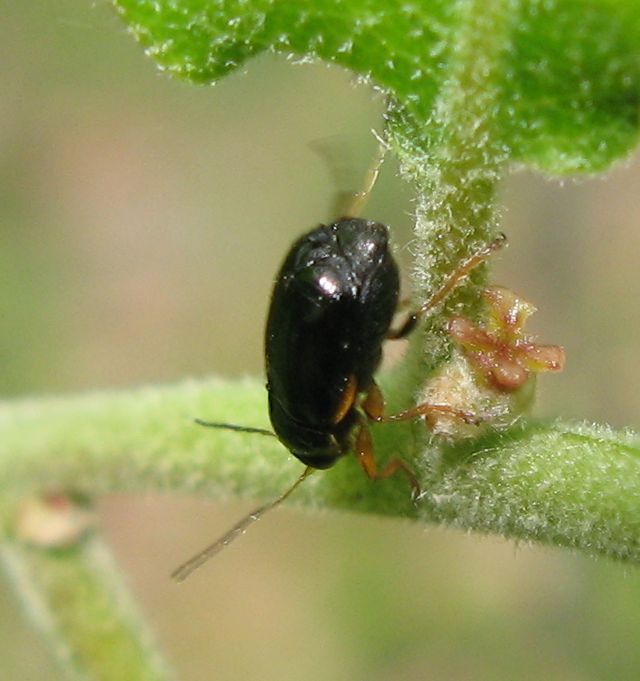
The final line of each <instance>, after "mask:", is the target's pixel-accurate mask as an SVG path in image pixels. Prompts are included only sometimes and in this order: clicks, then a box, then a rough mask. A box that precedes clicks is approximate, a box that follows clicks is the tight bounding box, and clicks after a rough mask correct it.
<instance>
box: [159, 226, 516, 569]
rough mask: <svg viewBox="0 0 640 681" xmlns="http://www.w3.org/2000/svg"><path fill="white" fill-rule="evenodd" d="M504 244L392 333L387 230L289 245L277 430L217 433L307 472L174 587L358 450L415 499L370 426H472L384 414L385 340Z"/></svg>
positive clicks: (276, 347)
mask: <svg viewBox="0 0 640 681" xmlns="http://www.w3.org/2000/svg"><path fill="white" fill-rule="evenodd" d="M504 242H505V238H504V236H503V235H500V236H498V237H497V238H496V239H495V240H494V241H493V242H491V243H490V244H489V245H487V246H484V247H483V248H482V249H480V250H479V251H478V252H477V253H475V254H473V255H472V256H471V257H469V258H468V259H466V260H464V261H462V262H461V263H460V264H459V265H458V267H457V268H456V269H455V271H454V272H452V273H451V275H450V276H449V277H448V278H447V279H446V280H445V282H444V284H443V285H442V286H441V287H440V288H439V289H438V290H437V291H436V293H435V294H434V295H433V296H432V297H431V298H430V299H429V300H428V301H427V302H426V303H425V304H424V305H422V306H421V307H420V308H419V309H418V310H416V311H415V312H414V313H413V314H411V315H410V316H409V317H408V318H407V320H406V321H405V323H404V324H403V325H402V326H401V327H400V328H399V329H398V330H392V329H391V324H392V320H393V316H394V314H395V312H396V309H397V306H398V291H399V275H398V267H397V265H396V263H395V260H394V258H393V255H392V254H391V250H390V248H389V238H388V230H387V228H386V227H385V226H384V225H382V224H380V223H378V222H373V221H371V220H364V219H361V218H357V217H353V218H342V219H340V220H338V221H336V222H334V223H333V224H331V225H328V226H326V225H320V226H319V227H316V228H315V229H312V230H311V231H310V232H308V233H307V234H305V235H303V236H302V237H300V238H299V239H298V240H297V241H296V242H295V243H294V244H293V246H292V247H291V249H290V251H289V253H288V254H287V256H286V258H285V260H284V263H283V264H282V267H281V268H280V271H279V273H278V275H277V277H276V282H275V286H274V289H273V294H272V297H271V307H270V310H269V316H268V320H267V327H266V337H265V360H266V372H267V393H268V398H269V416H270V418H271V425H272V426H273V429H274V431H275V432H274V433H271V432H270V431H265V430H263V429H261V428H250V427H244V426H236V425H232V424H226V423H207V422H203V421H198V422H199V423H201V424H202V425H206V426H211V427H214V428H227V429H231V430H236V431H241V432H247V433H260V434H263V435H264V434H267V435H275V436H276V437H277V438H278V439H279V440H280V441H281V442H282V444H283V445H284V446H285V447H286V448H287V449H288V450H289V451H290V452H291V453H292V454H293V455H294V456H296V457H297V458H298V459H300V461H302V463H304V464H305V465H306V468H305V470H304V472H303V473H302V474H301V475H300V476H299V478H298V479H297V480H296V482H295V483H294V484H293V485H292V486H291V487H290V488H289V489H287V490H286V491H285V492H284V493H283V494H282V495H281V496H279V497H278V498H277V499H275V500H274V501H271V502H269V503H267V504H265V505H263V506H260V507H259V508H257V509H255V510H254V511H252V512H251V513H249V514H248V515H247V516H245V517H244V518H243V519H242V520H241V521H240V522H238V523H237V524H236V525H235V526H234V527H232V528H231V530H229V532H227V533H226V534H225V535H224V536H222V537H221V538H220V539H218V540H217V541H215V542H214V543H213V544H211V545H210V546H208V547H207V548H205V549H204V550H203V551H201V552H200V553H198V554H197V555H195V556H194V557H193V558H191V559H190V560H188V561H187V562H186V563H184V564H183V565H181V566H180V567H179V568H178V569H177V570H175V571H174V572H173V575H172V576H173V577H174V578H175V579H176V580H177V581H183V580H185V579H186V578H187V577H188V576H189V575H190V574H191V573H192V572H193V571H194V570H196V569H197V568H199V567H200V566H201V565H203V564H204V563H205V562H206V561H207V560H209V558H211V557H212V556H214V555H215V554H216V553H218V552H219V551H220V550H221V549H223V548H224V547H225V546H227V544H229V543H230V542H231V541H233V539H235V538H236V537H237V536H239V535H240V534H242V533H243V532H244V530H245V529H246V528H247V527H248V526H249V525H250V524H251V523H252V522H254V521H256V520H257V519H258V518H260V517H261V516H262V515H263V514H264V513H266V512H267V511H269V510H270V509H272V508H273V507H274V506H277V505H278V504H279V503H280V502H281V501H283V500H284V499H286V498H287V497H288V496H289V495H290V494H291V493H292V492H293V491H294V490H295V489H296V488H297V487H298V485H300V484H301V483H302V482H303V481H304V479H305V478H306V477H307V476H308V475H309V474H310V473H311V472H312V471H313V470H315V469H324V468H329V467H330V466H332V465H333V464H334V463H335V462H336V461H337V460H338V459H339V458H340V457H341V456H343V455H345V454H347V453H348V452H354V453H355V454H356V456H357V458H358V461H359V463H360V465H361V466H362V468H363V470H364V472H365V473H366V474H367V475H368V476H369V477H370V478H372V479H379V478H386V477H389V476H390V475H393V474H394V473H395V472H396V471H402V472H403V473H405V474H406V476H407V477H408V479H409V482H410V484H411V487H412V489H413V494H414V496H416V495H417V494H418V493H419V485H418V482H417V479H416V477H415V475H414V473H413V471H412V470H411V468H410V467H409V466H408V465H407V464H406V463H405V462H404V461H403V460H402V459H399V458H395V459H391V460H390V461H389V462H387V463H386V465H385V466H384V467H383V468H382V469H381V470H379V469H378V466H377V463H376V459H375V456H374V451H373V445H372V442H371V436H370V434H369V427H368V422H369V421H402V420H407V419H412V418H416V417H419V416H424V415H426V414H431V413H434V412H436V413H437V412H444V413H447V414H452V415H454V416H455V417H459V418H462V419H464V420H470V421H473V419H474V417H473V415H470V414H468V413H466V412H463V411H460V410H458V409H455V408H452V407H450V406H448V405H440V404H435V405H434V404H419V405H417V406H415V407H413V408H411V409H409V410H407V411H405V412H402V413H400V414H394V415H392V416H385V415H384V400H383V398H382V395H381V393H380V390H379V388H378V386H377V385H376V383H375V380H374V374H375V371H376V369H377V368H378V366H379V364H380V360H381V357H382V345H383V342H384V340H385V339H386V338H402V337H404V336H406V335H407V334H408V333H410V332H411V330H412V329H413V328H414V327H415V325H416V323H417V321H418V320H419V319H420V318H421V317H422V316H423V315H424V314H425V313H426V312H427V311H429V310H431V309H432V308H433V307H434V306H436V305H437V304H438V303H440V302H441V301H442V300H443V298H445V296H446V295H447V294H448V293H449V292H450V291H451V289H452V288H454V287H455V286H456V285H457V284H458V282H460V281H461V280H462V279H463V278H464V277H465V276H466V275H467V274H468V273H469V272H470V271H471V270H472V269H473V268H474V267H476V266H477V265H479V264H480V263H481V262H483V261H484V260H486V258H487V257H488V256H489V255H490V254H491V253H492V252H493V251H494V250H496V249H497V248H499V247H501V246H502V245H503V244H504Z"/></svg>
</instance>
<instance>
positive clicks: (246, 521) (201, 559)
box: [171, 466, 315, 582]
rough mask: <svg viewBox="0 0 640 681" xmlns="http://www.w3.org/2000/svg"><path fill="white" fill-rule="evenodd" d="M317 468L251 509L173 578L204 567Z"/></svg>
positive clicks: (175, 572) (182, 566)
mask: <svg viewBox="0 0 640 681" xmlns="http://www.w3.org/2000/svg"><path fill="white" fill-rule="evenodd" d="M314 470H315V469H314V468H311V466H307V467H306V468H305V469H304V471H303V473H302V475H301V476H300V477H299V478H298V479H297V480H296V481H295V482H294V483H293V485H291V487H289V489H287V490H286V491H285V492H283V493H282V494H281V495H280V496H279V497H277V498H276V499H274V500H273V501H270V502H269V503H267V504H264V505H263V506H259V507H258V508H256V509H255V510H253V511H251V513H249V514H248V515H246V516H245V517H244V518H243V519H242V520H241V521H240V522H238V523H236V524H235V525H234V526H233V527H232V528H231V529H230V530H229V531H228V532H227V533H226V534H224V535H223V536H222V537H220V539H217V540H216V541H215V542H213V544H210V545H209V546H207V547H206V548H205V549H203V550H202V551H200V553H197V554H196V555H195V556H193V558H190V559H189V560H188V561H187V562H186V563H183V564H182V565H181V566H180V567H178V568H177V569H176V570H174V571H173V572H172V573H171V578H172V579H175V581H176V582H184V580H185V579H186V578H187V577H189V575H190V574H191V573H192V572H194V571H195V570H197V569H198V568H199V567H202V565H204V564H205V563H206V562H207V561H208V560H209V559H210V558H213V556H215V555H216V553H219V552H220V551H222V549H224V548H225V547H226V546H228V545H229V544H230V543H231V542H232V541H233V540H234V539H236V538H237V537H239V536H240V535H241V534H244V532H245V531H246V529H247V528H248V527H249V525H251V524H253V523H254V522H255V521H256V520H259V519H260V518H261V517H262V516H263V515H264V514H265V513H266V512H267V511H270V510H271V509H272V508H275V507H276V506H278V504H280V503H282V502H283V501H284V500H285V499H286V498H287V497H288V496H289V495H290V494H291V493H292V492H293V491H294V490H295V489H296V488H297V487H298V486H299V485H300V484H301V483H302V482H303V481H304V480H305V479H306V478H307V477H308V476H309V475H310V474H311V473H313V471H314Z"/></svg>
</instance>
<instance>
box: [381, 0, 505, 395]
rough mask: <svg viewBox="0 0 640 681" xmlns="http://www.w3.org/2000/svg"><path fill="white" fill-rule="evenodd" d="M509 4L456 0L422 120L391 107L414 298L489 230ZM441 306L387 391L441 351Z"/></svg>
mask: <svg viewBox="0 0 640 681" xmlns="http://www.w3.org/2000/svg"><path fill="white" fill-rule="evenodd" d="M512 9H513V8H512V3H511V1H510V0H491V1H490V2H486V1H484V2H483V1H482V0H465V1H463V2H460V3H458V9H457V12H458V20H457V21H456V22H455V25H456V26H457V28H456V30H455V32H454V36H453V40H452V44H451V50H450V53H449V60H450V63H449V77H448V79H447V80H446V81H445V83H444V85H443V87H442V89H441V91H440V93H439V94H438V97H437V99H436V102H435V106H434V109H433V113H432V117H431V119H430V121H429V122H428V124H427V126H426V127H423V128H420V127H419V126H418V125H417V124H415V123H414V122H413V121H412V120H411V119H410V117H409V116H408V114H407V113H406V112H405V111H404V110H403V109H402V108H398V107H396V106H395V105H393V104H392V106H391V108H390V113H389V134H390V139H391V144H392V146H393V147H394V149H395V150H396V152H397V153H398V155H399V157H400V160H401V169H402V172H403V174H404V175H405V177H407V178H408V179H411V180H412V181H413V182H414V183H415V184H416V187H417V189H418V193H417V194H418V203H417V211H416V225H415V240H414V243H413V249H412V250H413V254H414V256H415V266H414V277H413V279H414V292H415V294H416V297H417V301H418V302H420V301H423V300H426V299H428V297H429V295H430V294H431V293H432V292H433V291H434V290H436V288H437V287H438V286H439V285H440V284H441V282H442V280H443V279H444V277H446V276H447V275H448V274H449V273H450V272H451V271H453V270H454V269H455V266H456V264H457V263H458V262H460V260H461V259H462V258H464V257H467V256H468V255H469V254H470V253H472V252H473V251H474V250H477V249H478V248H479V247H481V246H482V245H484V244H487V243H489V242H490V241H491V240H492V239H493V238H494V237H495V235H496V233H497V231H498V229H497V227H498V223H499V215H498V214H497V210H496V207H495V195H496V191H497V188H498V185H499V182H500V180H501V178H502V175H503V169H504V167H505V164H506V161H507V160H508V149H507V147H506V145H505V144H504V143H503V142H502V140H501V139H500V135H499V133H498V130H497V125H496V120H497V114H498V107H499V99H500V82H501V78H502V75H501V64H502V59H501V57H502V55H503V54H504V53H506V52H507V51H508V41H509V29H510V20H511V17H512ZM408 131H409V132H408ZM483 269H484V268H480V269H479V271H477V272H474V273H473V276H472V277H471V282H474V283H480V282H482V281H484V279H485V277H486V275H485V274H484V272H483V271H482V270H483ZM477 300H478V295H477V290H474V287H473V286H472V285H468V286H463V287H460V290H459V291H457V292H456V294H455V295H454V296H452V297H451V299H450V300H449V301H447V307H449V306H450V305H451V304H452V303H453V304H460V303H462V304H463V305H464V306H465V308H466V311H467V313H473V312H474V310H475V308H476V306H477ZM447 316H448V315H447V313H446V312H443V311H442V310H440V311H439V314H436V315H434V316H433V317H432V318H431V319H430V323H429V324H428V325H427V327H426V329H425V332H424V334H423V335H422V337H421V338H419V339H417V340H416V342H415V343H414V344H413V349H412V352H411V354H410V356H409V358H408V362H407V364H406V366H405V368H404V370H403V371H402V372H401V375H402V379H401V380H399V381H398V382H397V386H398V389H397V390H396V391H395V392H404V393H405V394H409V395H411V394H413V393H414V392H415V391H417V390H419V388H420V385H421V384H422V383H423V382H424V381H425V379H426V378H428V376H429V375H430V374H431V373H432V372H433V371H434V369H435V368H436V367H437V366H438V365H439V364H441V363H442V362H443V361H444V360H445V359H446V357H447V356H448V352H449V347H450V343H449V339H448V337H447V335H446V332H445V329H446V321H447ZM394 387H395V386H394ZM395 401H396V400H395V397H394V399H393V402H394V403H395Z"/></svg>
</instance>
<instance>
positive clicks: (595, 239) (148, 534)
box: [0, 0, 640, 681]
mask: <svg viewBox="0 0 640 681" xmlns="http://www.w3.org/2000/svg"><path fill="white" fill-rule="evenodd" d="M2 14H3V18H2V22H1V23H0V58H1V63H2V68H1V69H0V86H1V91H2V97H1V98H0V236H1V240H0V243H1V248H0V277H1V281H2V286H1V287H0V330H1V334H0V357H1V358H2V373H1V374H0V385H1V391H2V394H3V396H7V397H16V398H18V397H20V396H21V395H27V394H28V395H32V394H48V393H65V392H77V391H82V390H87V389H92V388H102V387H123V388H126V387H127V386H135V385H139V384H143V383H157V382H165V381H172V380H176V379H180V378H183V377H185V376H204V375H207V374H210V373H219V374H222V375H225V376H240V375H244V374H259V373H260V372H261V371H262V327H263V323H264V314H265V308H266V304H267V299H268V294H269V289H270V285H271V281H272V277H273V275H274V272H275V270H276V268H277V266H278V264H279V261H280V258H281V257H282V255H283V253H284V251H285V249H286V248H287V246H288V245H289V244H290V242H291V240H292V239H293V237H294V236H295V235H297V234H299V233H300V232H301V231H302V230H303V229H306V228H308V227H310V226H312V225H314V224H315V223H317V222H318V221H321V220H327V219H329V218H330V217H331V214H330V213H331V204H332V199H333V193H334V191H335V182H334V181H333V180H332V178H331V173H330V172H329V171H328V169H327V167H326V164H325V163H324V162H323V161H322V160H321V159H320V158H319V157H318V156H317V154H315V153H314V152H313V151H312V150H311V146H310V145H311V143H312V142H313V141H314V140H328V142H329V144H330V145H333V146H335V147H337V148H340V147H342V148H343V149H344V157H345V158H344V161H345V166H346V167H347V168H349V169H350V172H351V177H352V181H353V185H354V186H355V185H357V184H358V182H359V179H360V178H361V177H362V174H363V172H364V169H365V168H366V167H367V165H368V163H369V161H370V159H371V156H372V154H373V153H374V150H375V142H374V140H373V138H372V136H371V135H370V133H369V130H370V128H371V127H374V126H377V127H378V128H380V121H381V112H382V102H381V99H380V98H379V97H378V96H376V95H375V94H374V93H373V92H372V91H371V89H370V88H368V87H366V86H362V85H358V86H355V85H354V83H353V82H352V79H351V78H350V76H349V75H348V74H345V73H344V72H341V71H339V70H337V69H329V68H327V67H326V66H323V65H319V64H318V65H295V64H293V63H290V62H287V61H286V60H285V59H284V58H281V57H278V58H277V57H274V56H268V57H264V58H261V59H259V60H257V61H255V62H252V63H251V64H249V65H248V67H247V68H246V72H245V73H238V74H237V75H235V76H234V77H232V78H229V79H228V80H226V81H224V82H222V83H220V84H219V85H218V86H216V87H215V88H196V87H193V86H190V85H187V84H185V83H181V82H176V81H173V80H171V79H170V78H169V77H167V76H165V75H162V74H159V73H158V72H157V71H156V69H155V67H154V65H153V63H152V62H151V61H150V60H148V59H146V58H145V57H144V56H143V53H142V51H141V50H140V49H139V48H138V47H137V45H136V44H135V43H134V41H133V40H132V39H131V38H130V37H129V36H128V35H127V34H126V32H125V30H124V28H123V26H122V24H121V23H120V22H119V20H118V19H117V18H116V17H115V15H114V13H113V12H112V10H111V7H110V6H109V5H108V3H106V2H99V3H91V2H88V1H87V0H58V1H57V2H53V3H52V2H50V1H49V2H44V1H43V0H27V1H26V2H22V3H21V2H14V3H3V11H2ZM639 185H640V163H639V162H638V159H637V158H636V159H632V160H631V161H629V162H628V163H626V164H625V165H624V166H622V167H619V168H617V169H616V170H615V171H613V172H612V173H611V174H610V176H609V177H607V178H605V179H596V180H590V181H586V180H581V181H580V182H575V181H567V182H565V183H564V184H561V183H558V182H554V183H551V182H548V181H546V180H545V179H543V178H541V177H539V176H536V175H534V174H532V173H529V172H524V171H522V172H518V173H516V174H514V176H513V177H511V178H510V179H509V181H508V182H507V184H506V186H505V188H504V203H505V206H506V210H505V214H504V229H505V231H506V232H507V233H508V235H509V239H510V248H509V249H508V251H506V252H505V253H504V254H502V255H501V256H499V258H497V259H496V260H497V262H496V263H495V270H496V277H495V278H496V280H497V281H498V282H499V283H503V284H505V285H508V286H509V287H510V288H512V289H514V290H516V291H517V292H519V293H521V294H523V295H524V297H526V298H528V299H530V300H531V301H532V302H534V303H536V304H537V305H538V306H539V307H540V311H539V313H538V314H537V315H536V318H534V320H533V321H532V328H533V329H535V330H536V331H537V332H539V333H540V336H541V338H542V340H544V341H546V342H557V343H562V344H564V345H565V346H566V349H567V355H568V364H567V369H566V371H565V372H564V374H562V375H560V376H552V377H543V378H542V379H541V381H540V392H539V405H538V413H539V414H544V415H562V416H563V417H570V418H574V419H588V420H594V421H608V422H610V423H612V424H613V425H615V426H623V425H629V426H632V427H636V428H637V427H638V426H639V425H640V423H639V422H638V421H639V418H638V412H639V407H640V396H639V394H638V391H637V389H636V387H635V386H636V385H638V384H639V383H640V369H639V363H638V361H637V351H636V348H637V338H638V336H637V334H638V333H639V331H640V304H639V303H638V296H637V291H638V283H639V282H640V273H639V272H638V269H637V261H638V255H639V254H640V248H639V246H640V232H639V230H638V229H637V224H638V223H639V222H640V192H638V187H639ZM343 188H344V187H343ZM411 213H412V203H411V191H410V188H409V187H407V186H405V185H403V184H402V183H401V182H400V180H399V179H398V178H397V177H396V168H395V167H394V164H393V162H388V163H387V164H386V165H385V168H384V173H383V177H382V179H381V181H380V183H379V185H378V186H377V188H376V191H375V193H374V196H373V198H372V201H371V203H370V205H369V208H368V211H367V214H368V216H370V217H373V218H375V219H378V220H381V221H383V222H386V223H388V224H390V225H392V226H393V229H394V235H395V241H396V243H397V244H398V246H399V251H400V257H401V259H403V260H404V262H405V264H406V263H408V262H409V257H408V246H407V244H408V242H409V241H410V224H411ZM204 416H206V415H204ZM283 456H284V454H283ZM247 507H248V505H245V504H241V503H239V502H238V503H229V504H224V505H222V504H216V503H206V502H200V501H196V500H190V499H176V498H159V497H145V498H140V497H136V498H131V497H125V496H121V497H120V496H119V497H112V498H108V499H105V500H103V501H102V502H101V511H102V519H103V522H104V527H105V530H106V533H107V535H108V537H109V540H110V543H111V545H112V547H113V550H114V552H115V554H116V558H117V560H118V561H119V562H120V564H121V565H122V567H123V570H124V572H125V574H126V575H127V580H128V582H129V585H130V587H131V589H132V590H133V592H134V593H135V594H136V597H137V598H138V599H139V602H140V606H141V609H142V610H143V612H144V613H145V615H146V617H147V618H148V619H149V620H150V622H151V624H152V626H153V628H154V630H155V631H156V633H157V636H158V638H159V639H160V641H161V643H162V646H163V648H164V649H165V651H166V653H167V655H168V657H169V658H170V660H171V661H172V663H173V664H174V666H175V668H176V669H177V670H178V671H179V672H180V675H181V678H182V679H183V680H188V681H205V680H211V679H221V680H223V681H236V680H240V679H242V680H246V679H260V680H261V681H271V680H274V681H275V680H276V679H305V681H320V680H324V679H332V680H333V681H342V680H345V681H347V680H354V679H355V680H360V679H362V680H364V679H366V680H367V681H392V680H393V681H396V680H400V681H405V680H406V681H409V680H412V681H413V680H421V681H424V680H431V679H434V680H435V679H437V680H438V681H449V680H451V681H466V680H467V679H469V680H472V679H473V680H474V681H484V680H487V681H503V680H504V681H516V680H517V681H520V680H529V679H531V680H534V679H535V680H538V679H546V680H550V681H554V680H558V681H587V680H600V679H616V680H617V681H624V680H625V679H633V680H634V681H635V680H637V678H638V669H640V646H639V645H638V640H639V633H640V573H639V572H638V570H637V569H635V568H631V567H624V566H620V565H616V564H612V563H609V562H606V561H595V560H590V559H587V558H584V557H582V556H575V555H572V554H571V553H570V552H568V551H560V550H553V549H546V548H540V547H528V546H519V547H515V546H514V545H513V544H512V543H511V542H504V541H501V540H497V539H494V538H482V537H480V538H479V537H474V536H466V535H464V534H462V533H459V532H453V531H446V530H443V529H437V528H426V529H425V528H423V527H420V526H416V525H412V524H409V523H402V522H398V521H390V520H381V519H377V518H371V517H356V516H348V515H341V514H337V513H326V514H318V515H312V514H304V513H302V512H299V511H290V510H287V509H283V510H280V511H277V512H275V513H274V514H273V515H272V516H271V517H270V518H268V519H266V520H265V521H264V522H262V523H260V526H259V527H257V528H254V529H253V530H252V532H251V533H250V534H249V535H247V536H246V537H245V538H244V539H243V541H241V542H239V543H238V544H236V545H234V547H233V548H232V549H230V550H229V551H228V552H225V553H224V554H223V555H221V556H220V557H219V558H217V560H216V561H215V563H213V564H211V565H210V566H208V567H207V569H206V570H204V571H203V572H202V573H200V574H198V575H197V577H195V578H194V579H193V580H191V581H190V582H189V583H187V584H186V585H184V586H183V587H181V588H178V587H176V586H175V585H174V584H173V583H171V582H170V581H169V580H168V578H167V574H168V572H169V570H170V569H171V568H173V567H175V565H176V564H177V563H178V562H180V561H181V560H182V559H184V558H185V557H187V555H188V554H190V553H191V552H192V551H193V550H195V549H197V548H200V547H201V545H202V544H204V543H205V542H207V541H208V540H210V539H212V538H213V537H214V536H215V535H216V534H218V533H220V532H221V531H223V530H225V529H227V528H228V526H229V525H230V524H232V523H233V522H234V521H235V520H236V519H237V518H238V517H239V516H240V515H242V514H243V513H244V512H245V511H246V510H247ZM0 677H1V678H2V679H10V680H11V681H32V680H35V679H37V680H38V681H52V680H59V679H63V678H64V677H63V675H62V674H61V673H60V672H59V671H58V670H57V669H56V667H55V666H54V665H53V663H52V659H51V658H50V657H49V655H48V653H47V652H46V650H44V649H43V648H42V646H41V644H40V642H39V640H38V639H37V638H36V636H35V635H34V634H33V633H32V632H31V630H30V629H29V626H28V623H27V622H26V621H25V619H24V618H23V616H22V614H21V611H20V609H19V607H18V605H17V602H16V600H15V598H14V596H13V595H12V594H11V593H10V591H9V590H8V588H7V585H6V584H5V583H4V582H0ZM125 681H126V680H125Z"/></svg>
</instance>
